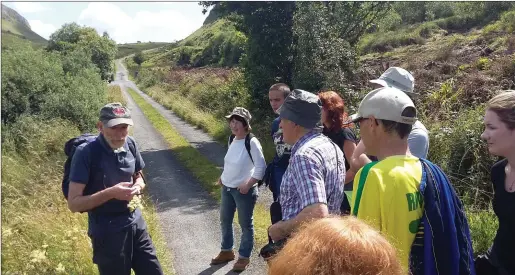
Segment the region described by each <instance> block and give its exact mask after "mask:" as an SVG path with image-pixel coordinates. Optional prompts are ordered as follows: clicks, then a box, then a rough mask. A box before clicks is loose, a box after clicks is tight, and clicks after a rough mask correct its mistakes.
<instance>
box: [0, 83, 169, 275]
mask: <svg viewBox="0 0 515 275" xmlns="http://www.w3.org/2000/svg"><path fill="white" fill-rule="evenodd" d="M107 98H108V101H110V102H112V101H119V102H124V98H123V97H122V94H121V91H120V89H119V87H110V88H109V89H108V96H107ZM2 130H3V131H2V132H3V133H2V193H3V194H2V273H5V274H98V271H97V268H96V266H95V265H94V264H93V262H92V260H91V258H92V249H91V242H90V239H89V237H88V235H87V227H88V223H87V215H86V214H73V213H71V212H70V210H69V209H68V206H67V202H66V200H65V199H64V197H63V195H62V191H61V179H62V169H63V165H64V161H65V155H64V153H63V151H62V150H63V146H64V143H65V142H66V141H67V140H68V139H70V138H72V137H74V136H77V135H79V134H80V131H79V129H78V128H77V127H76V126H75V125H74V124H73V123H71V122H70V121H67V120H62V119H52V120H44V119H41V118H39V117H37V116H31V117H29V116H27V117H22V118H21V119H20V120H19V121H18V122H17V123H16V124H15V125H10V126H3V129H2ZM91 130H92V131H93V129H91ZM143 215H144V216H145V219H146V221H147V224H148V226H149V231H150V233H151V234H152V238H153V240H154V242H155V243H156V246H157V250H158V257H159V258H160V260H161V262H162V263H163V266H164V268H165V274H173V273H172V272H171V270H170V268H169V267H170V266H171V264H170V257H169V254H167V251H164V249H166V244H165V243H164V239H163V237H162V236H161V234H160V232H159V230H158V224H157V215H156V212H155V209H154V207H153V205H152V204H151V203H149V202H148V201H145V208H144V209H143Z"/></svg>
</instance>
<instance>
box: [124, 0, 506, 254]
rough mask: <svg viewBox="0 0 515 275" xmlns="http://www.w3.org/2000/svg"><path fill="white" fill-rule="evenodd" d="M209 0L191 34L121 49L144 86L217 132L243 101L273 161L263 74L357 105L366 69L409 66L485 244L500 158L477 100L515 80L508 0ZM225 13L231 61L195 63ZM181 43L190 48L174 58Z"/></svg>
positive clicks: (476, 235) (439, 155)
mask: <svg viewBox="0 0 515 275" xmlns="http://www.w3.org/2000/svg"><path fill="white" fill-rule="evenodd" d="M213 4H214V3H213V2H204V5H205V6H206V7H209V6H211V5H213ZM215 8H217V10H216V11H217V16H213V17H211V19H210V20H206V23H205V25H204V26H203V27H202V28H200V29H199V30H197V31H196V32H195V33H193V34H192V35H190V36H189V37H188V38H186V39H184V40H183V41H180V42H179V43H176V44H174V45H171V46H169V47H166V48H162V49H161V50H160V51H156V52H154V53H149V54H145V60H146V61H145V62H144V63H143V65H142V66H141V68H138V67H137V66H136V65H135V64H134V62H132V60H127V65H128V68H129V69H130V70H131V71H134V70H139V74H138V77H137V78H136V81H137V82H138V84H139V85H140V86H142V88H143V89H144V90H145V91H146V92H147V93H148V94H150V95H151V96H152V97H154V98H155V99H157V100H158V101H159V102H161V103H162V104H164V105H165V106H167V107H169V108H171V109H173V110H174V111H175V112H176V113H178V114H179V115H180V116H182V117H184V118H186V119H187V120H188V121H190V122H191V123H193V124H195V125H198V126H200V127H202V128H203V129H205V130H206V131H207V132H209V133H210V134H211V135H213V136H215V137H216V138H217V139H218V140H220V141H221V142H225V140H226V137H227V135H228V133H229V131H228V129H227V127H226V122H225V120H224V118H223V115H224V114H226V113H228V112H229V110H230V109H232V108H233V107H235V106H245V107H247V108H249V109H250V111H251V112H252V114H253V117H254V122H253V128H254V130H255V133H256V134H257V136H258V137H259V138H260V140H261V141H264V142H263V143H264V144H265V145H264V148H265V151H267V152H268V153H267V154H266V157H267V160H270V159H271V156H272V155H273V148H272V145H271V144H270V143H269V142H268V143H267V141H269V136H268V132H269V127H270V122H271V120H272V118H273V117H274V114H272V112H271V108H270V107H269V105H268V101H267V90H268V87H269V86H270V85H272V84H273V83H275V82H277V81H282V82H286V83H287V84H289V85H291V86H292V87H294V88H302V89H306V90H309V91H312V92H318V91H321V90H336V91H337V92H339V93H340V94H341V95H342V97H343V98H344V99H345V102H346V107H347V109H348V111H349V112H353V111H355V110H356V108H357V106H358V105H359V102H360V100H361V98H362V97H363V95H364V94H365V93H366V92H368V91H370V90H371V86H370V84H369V83H368V80H370V79H374V78H377V77H378V76H379V75H380V74H381V73H382V72H383V71H384V70H385V69H386V68H388V67H389V66H400V67H403V68H406V69H408V70H409V71H411V72H412V74H413V75H414V77H415V89H416V91H417V92H419V93H420V96H419V97H418V98H417V99H416V105H417V108H418V109H419V113H420V118H421V120H422V121H423V122H424V124H425V125H426V127H428V129H429V130H430V153H429V159H430V160H432V161H434V162H435V163H437V164H438V165H440V166H441V167H442V168H443V169H444V170H445V171H446V173H447V174H448V175H449V177H450V178H451V180H452V182H453V184H454V186H455V187H456V189H457V191H458V193H459V195H460V196H461V198H462V199H463V201H464V202H465V204H466V208H467V213H468V217H469V222H470V226H471V230H472V234H473V239H474V249H475V252H476V253H480V252H482V251H485V249H486V248H488V246H489V245H490V244H491V241H492V238H493V236H494V234H495V229H496V218H495V216H494V215H493V213H492V211H491V198H492V188H491V183H490V181H489V170H490V167H491V165H492V164H493V163H494V162H495V161H496V158H495V157H492V156H490V155H489V154H488V151H487V149H486V146H485V144H484V142H482V141H481V140H480V139H479V136H480V134H481V132H482V130H483V126H482V116H483V113H484V103H485V102H486V101H487V100H489V99H490V98H491V97H492V96H493V95H494V94H495V93H496V92H497V91H499V90H502V89H514V88H515V56H514V53H515V33H514V30H515V8H514V4H513V3H511V2H402V3H401V2H398V3H393V4H388V3H384V2H383V3H374V2H368V3H358V2H355V3H348V2H331V3H319V2H302V3H301V2H297V3H294V2H271V3H250V4H246V5H244V4H241V3H240V2H223V3H219V4H217V5H216V6H215ZM227 24H230V26H229V27H228V26H226V27H224V28H219V29H218V30H217V31H216V32H214V33H215V34H218V37H226V38H227V37H230V36H232V35H234V33H235V32H240V33H241V35H242V40H241V41H242V43H244V44H243V49H244V51H243V54H242V55H241V57H240V60H239V63H238V64H237V66H232V68H231V67H229V68H227V67H220V65H221V64H220V63H219V61H214V62H210V63H208V64H206V63H203V62H200V61H201V60H204V59H202V58H200V57H201V56H203V54H202V53H205V52H208V51H211V52H212V50H213V47H212V45H214V44H215V43H213V41H214V40H213V37H214V34H213V31H212V30H213V28H214V26H219V27H222V26H224V25H227ZM217 28H218V27H217ZM222 33H225V34H223V35H222ZM199 38H202V39H201V40H200V41H199V40H198V39H199ZM243 38H244V39H243ZM186 42H187V43H188V44H187V45H186ZM179 53H188V54H183V55H182V57H184V58H182V59H181V58H178V57H181V55H180V54H179ZM193 57H194V58H193ZM181 60H182V61H184V60H188V61H189V62H182V63H181V62H180V61H181ZM206 65H207V66H206ZM196 67H197V68H196Z"/></svg>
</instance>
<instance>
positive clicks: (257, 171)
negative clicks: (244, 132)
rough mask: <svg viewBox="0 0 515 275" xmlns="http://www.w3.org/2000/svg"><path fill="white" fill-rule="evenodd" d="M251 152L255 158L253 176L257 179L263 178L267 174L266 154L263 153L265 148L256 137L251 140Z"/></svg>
mask: <svg viewBox="0 0 515 275" xmlns="http://www.w3.org/2000/svg"><path fill="white" fill-rule="evenodd" d="M250 154H251V155H252V159H253V160H254V174H253V175H252V177H253V178H255V179H257V180H262V179H263V176H265V170H266V162H265V156H264V155H263V148H262V147H261V143H259V140H258V139H257V138H256V137H254V138H252V139H251V140H250Z"/></svg>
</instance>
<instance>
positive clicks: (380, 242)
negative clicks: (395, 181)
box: [268, 216, 406, 275]
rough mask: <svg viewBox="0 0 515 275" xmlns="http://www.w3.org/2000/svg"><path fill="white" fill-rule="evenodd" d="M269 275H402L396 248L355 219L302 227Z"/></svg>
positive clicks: (272, 264)
mask: <svg viewBox="0 0 515 275" xmlns="http://www.w3.org/2000/svg"><path fill="white" fill-rule="evenodd" d="M268 274H269V275H341V274H346V275H362V274H371V275H378V274H384V275H401V274H406V273H404V272H403V270H402V268H401V265H400V263H399V260H398V258H397V253H396V251H395V248H394V247H393V246H392V245H391V244H390V243H389V242H388V241H387V240H386V239H385V238H384V237H383V236H382V235H381V234H380V233H379V232H377V231H376V230H374V229H372V228H371V227H369V226H368V225H367V224H365V223H364V222H362V221H359V220H358V219H356V218H354V217H352V216H347V217H344V218H339V217H330V218H324V219H319V220H316V221H314V222H312V223H306V224H304V225H303V226H302V227H301V229H299V231H298V232H297V233H295V234H294V235H293V236H292V238H291V239H290V240H288V242H287V243H286V245H285V246H284V248H283V249H282V250H281V251H280V252H279V253H278V254H277V255H276V256H275V257H274V258H272V260H271V262H270V267H269V269H268Z"/></svg>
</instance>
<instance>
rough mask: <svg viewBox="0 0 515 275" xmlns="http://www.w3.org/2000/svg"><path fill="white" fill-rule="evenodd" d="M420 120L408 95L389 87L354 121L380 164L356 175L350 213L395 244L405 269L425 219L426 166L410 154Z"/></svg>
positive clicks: (369, 96)
mask: <svg viewBox="0 0 515 275" xmlns="http://www.w3.org/2000/svg"><path fill="white" fill-rule="evenodd" d="M416 115H417V112H416V109H415V106H414V104H413V102H412V101H411V99H410V98H409V97H408V96H407V95H406V94H405V93H403V92H401V91H400V90H398V89H395V88H389V87H387V88H380V89H376V90H373V91H372V92H370V93H368V94H367V96H366V97H365V98H364V99H363V101H362V102H361V104H360V106H359V109H358V113H357V114H355V115H353V116H352V121H353V123H355V125H356V127H359V128H360V133H361V138H362V142H363V143H364V145H365V146H366V148H367V153H368V154H371V155H374V156H376V157H377V158H378V159H379V161H377V162H372V163H369V164H367V165H365V166H364V167H363V168H362V169H360V170H359V172H358V173H357V174H356V177H355V179H354V188H353V189H354V191H353V195H352V199H351V203H350V204H351V208H352V210H351V211H352V213H353V215H356V216H357V217H358V218H360V219H363V220H365V221H367V222H368V223H369V224H370V225H371V226H373V227H375V228H376V229H377V230H379V231H381V232H382V233H383V234H384V235H385V236H386V237H387V238H388V239H389V240H390V241H392V244H393V245H394V246H395V247H396V248H397V249H398V251H399V252H400V253H399V259H400V260H401V264H402V265H404V267H405V268H407V267H408V257H409V252H410V248H411V245H412V244H413V241H414V240H415V235H416V233H417V231H418V221H419V220H420V219H421V218H422V214H423V208H422V201H421V196H420V192H419V185H420V182H421V180H422V165H421V162H420V160H419V158H417V157H415V156H413V155H412V154H411V153H410V150H409V149H408V135H409V133H410V132H411V130H412V126H413V124H415V122H416V121H417V117H416ZM412 223H415V224H413V225H412Z"/></svg>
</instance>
